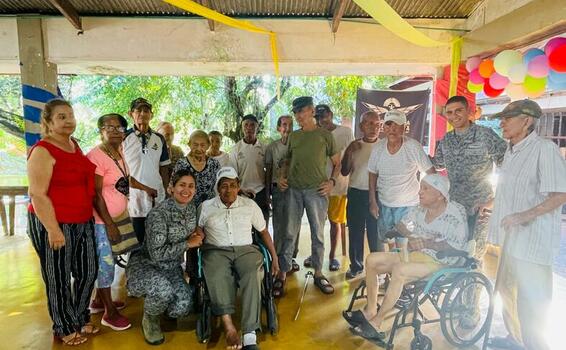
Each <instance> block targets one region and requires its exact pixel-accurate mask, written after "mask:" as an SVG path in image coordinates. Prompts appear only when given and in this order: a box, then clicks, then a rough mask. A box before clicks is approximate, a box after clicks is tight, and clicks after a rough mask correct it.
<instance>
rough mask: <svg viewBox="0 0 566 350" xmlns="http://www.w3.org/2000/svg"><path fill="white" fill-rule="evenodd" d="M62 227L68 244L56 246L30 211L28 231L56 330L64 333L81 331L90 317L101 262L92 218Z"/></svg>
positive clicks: (61, 334)
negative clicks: (52, 245) (59, 247)
mask: <svg viewBox="0 0 566 350" xmlns="http://www.w3.org/2000/svg"><path fill="white" fill-rule="evenodd" d="M60 227H61V230H62V231H63V234H64V236H65V246H64V247H62V248H61V249H59V250H53V249H51V248H50V247H49V241H48V238H47V230H46V229H45V227H44V226H43V225H42V223H41V222H40V221H39V219H38V217H37V216H36V215H35V214H32V213H28V235H29V237H30V239H31V242H32V245H33V247H34V249H35V251H36V252H37V255H38V256H39V262H40V263H41V275H42V277H43V281H44V282H45V289H46V292H47V307H48V309H49V316H51V319H52V320H53V333H54V334H55V335H57V336H65V335H69V334H71V333H73V332H76V331H80V329H81V328H82V327H83V326H84V325H85V324H86V323H88V322H89V320H90V311H89V309H88V306H89V302H90V296H91V293H92V290H93V287H94V282H95V281H96V276H97V271H98V263H97V258H96V244H95V239H94V225H93V222H92V221H89V222H86V223H80V224H60ZM71 276H72V277H73V278H74V283H73V284H72V286H71Z"/></svg>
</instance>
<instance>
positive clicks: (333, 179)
mask: <svg viewBox="0 0 566 350" xmlns="http://www.w3.org/2000/svg"><path fill="white" fill-rule="evenodd" d="M328 181H332V186H336V179H335V178H333V177H331V178H330V179H328Z"/></svg>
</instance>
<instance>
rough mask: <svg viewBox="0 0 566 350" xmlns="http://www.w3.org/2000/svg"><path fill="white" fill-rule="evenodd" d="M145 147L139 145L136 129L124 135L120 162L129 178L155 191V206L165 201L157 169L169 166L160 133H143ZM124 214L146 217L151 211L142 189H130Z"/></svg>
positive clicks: (139, 138)
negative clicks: (123, 160)
mask: <svg viewBox="0 0 566 350" xmlns="http://www.w3.org/2000/svg"><path fill="white" fill-rule="evenodd" d="M145 138H146V144H145V147H144V146H143V145H142V135H141V134H140V133H139V132H138V131H137V130H134V129H132V130H130V131H128V132H127V133H126V137H125V138H124V142H123V143H122V147H123V152H124V159H125V160H126V164H127V165H128V169H130V175H131V176H133V177H134V178H135V179H136V180H138V181H139V182H141V183H142V184H144V185H146V186H149V187H151V188H153V189H156V190H157V198H156V199H155V204H157V203H159V202H161V201H162V200H164V199H165V189H164V188H163V180H162V179H161V174H160V173H159V168H160V167H162V166H166V165H169V164H171V160H170V159H169V152H168V151H167V145H166V143H165V139H164V138H163V136H161V134H159V133H156V132H154V131H152V130H150V131H149V132H148V133H146V134H145ZM128 200H129V201H128V212H129V213H130V216H132V217H146V216H147V214H148V213H149V211H150V210H151V208H152V200H151V197H150V196H149V195H148V194H147V193H146V192H145V191H142V190H138V189H135V188H131V187H130V195H129V198H128Z"/></svg>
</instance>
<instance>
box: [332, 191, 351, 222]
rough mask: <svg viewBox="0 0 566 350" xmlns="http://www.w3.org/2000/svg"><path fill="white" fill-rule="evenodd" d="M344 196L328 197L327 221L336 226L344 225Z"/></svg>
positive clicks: (345, 201) (346, 199)
mask: <svg viewBox="0 0 566 350" xmlns="http://www.w3.org/2000/svg"><path fill="white" fill-rule="evenodd" d="M347 203H348V198H347V197H346V196H330V198H329V201H328V220H330V221H332V222H335V223H337V224H345V223H346V204H347Z"/></svg>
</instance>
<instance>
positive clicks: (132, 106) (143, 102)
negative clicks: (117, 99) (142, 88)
mask: <svg viewBox="0 0 566 350" xmlns="http://www.w3.org/2000/svg"><path fill="white" fill-rule="evenodd" d="M141 106H146V107H147V108H149V110H150V111H151V103H149V102H147V100H146V99H145V98H143V97H138V98H136V99H135V100H133V101H132V103H130V111H133V110H134V109H136V108H139V107H141Z"/></svg>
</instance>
